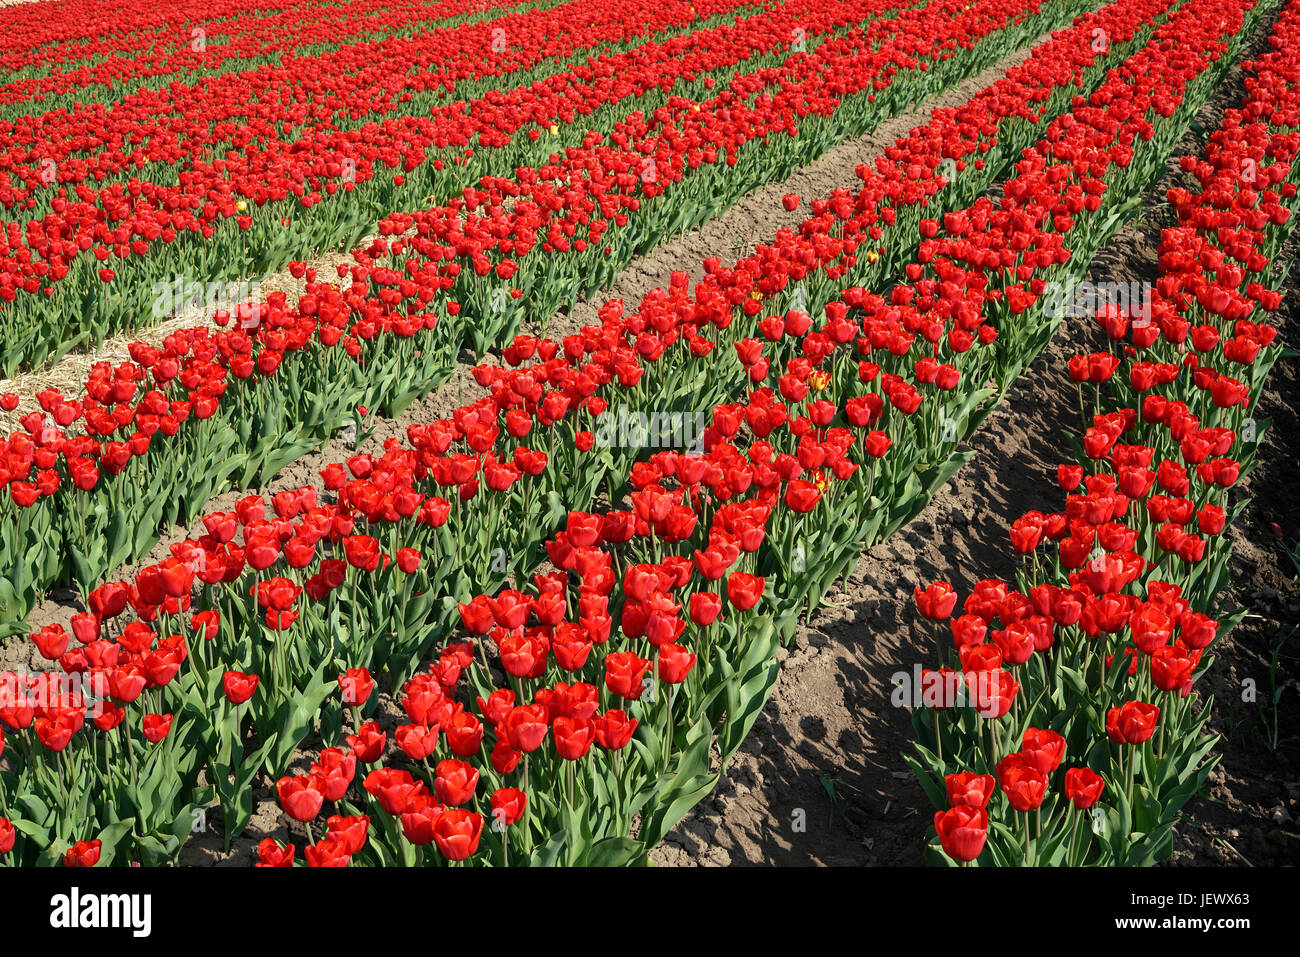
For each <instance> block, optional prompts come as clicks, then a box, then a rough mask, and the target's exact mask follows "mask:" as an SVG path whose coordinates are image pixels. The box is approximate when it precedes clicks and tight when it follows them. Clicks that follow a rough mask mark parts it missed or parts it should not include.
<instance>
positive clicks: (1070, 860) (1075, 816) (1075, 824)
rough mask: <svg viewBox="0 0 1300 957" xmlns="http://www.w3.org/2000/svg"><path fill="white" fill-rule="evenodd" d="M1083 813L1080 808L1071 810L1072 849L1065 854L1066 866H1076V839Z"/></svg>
mask: <svg viewBox="0 0 1300 957" xmlns="http://www.w3.org/2000/svg"><path fill="white" fill-rule="evenodd" d="M1080 816H1081V814H1080V812H1079V811H1078V809H1077V808H1076V809H1072V810H1071V811H1070V849H1069V851H1068V852H1067V853H1066V855H1065V866H1066V867H1074V866H1075V863H1074V841H1075V838H1076V837H1078V834H1079V818H1080Z"/></svg>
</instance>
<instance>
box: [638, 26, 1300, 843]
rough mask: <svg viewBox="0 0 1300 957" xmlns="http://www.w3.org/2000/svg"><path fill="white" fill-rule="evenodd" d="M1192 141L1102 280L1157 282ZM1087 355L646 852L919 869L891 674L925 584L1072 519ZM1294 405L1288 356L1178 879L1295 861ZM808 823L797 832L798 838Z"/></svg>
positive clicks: (855, 583) (1232, 86)
mask: <svg viewBox="0 0 1300 957" xmlns="http://www.w3.org/2000/svg"><path fill="white" fill-rule="evenodd" d="M1271 26H1272V18H1266V20H1265V22H1264V23H1263V24H1262V25H1261V28H1260V30H1261V32H1260V34H1259V36H1260V38H1261V42H1262V38H1263V37H1266V36H1267V32H1268V30H1269V29H1271ZM1257 49H1258V47H1257ZM1240 75H1241V74H1240V71H1239V70H1237V69H1236V68H1234V70H1233V72H1232V73H1230V74H1229V75H1228V77H1227V78H1226V79H1225V82H1224V83H1223V84H1222V86H1221V88H1220V90H1219V91H1218V92H1216V94H1215V95H1214V96H1213V97H1212V99H1211V101H1210V102H1209V103H1208V104H1207V105H1206V107H1205V108H1204V109H1203V110H1202V111H1201V113H1200V114H1199V115H1198V117H1197V122H1198V124H1199V125H1200V126H1201V127H1203V128H1206V129H1211V130H1212V129H1214V128H1215V127H1216V126H1217V125H1218V124H1219V121H1220V119H1221V117H1222V112H1223V109H1224V108H1225V107H1228V106H1235V105H1237V104H1238V103H1239V102H1240V100H1241V96H1242V87H1241V81H1240ZM1194 130H1195V127H1194V128H1193V130H1192V131H1189V133H1188V135H1187V136H1186V137H1184V139H1183V140H1182V141H1181V142H1180V143H1179V145H1178V147H1177V148H1176V149H1175V151H1174V154H1173V156H1172V157H1171V158H1170V160H1169V163H1168V165H1167V172H1166V175H1165V177H1164V178H1163V179H1162V180H1161V182H1160V183H1159V184H1158V186H1157V187H1156V188H1154V189H1153V190H1151V191H1150V193H1149V194H1148V197H1147V202H1145V203H1144V205H1143V212H1142V215H1141V218H1140V219H1139V220H1138V221H1137V222H1136V223H1129V224H1128V225H1127V226H1125V228H1124V229H1123V230H1122V231H1121V233H1120V234H1119V235H1117V236H1116V237H1115V238H1114V239H1113V240H1112V241H1111V242H1110V243H1109V244H1108V245H1107V246H1106V247H1104V248H1103V250H1102V251H1101V252H1100V253H1099V255H1098V257H1097V259H1096V260H1095V261H1094V263H1093V267H1092V269H1091V271H1090V274H1089V277H1088V278H1089V279H1090V280H1091V281H1093V282H1102V281H1116V282H1128V281H1132V280H1138V281H1142V280H1148V281H1154V278H1155V275H1156V255H1155V254H1156V249H1157V247H1158V244H1159V239H1160V230H1161V228H1162V227H1163V226H1167V225H1170V224H1171V223H1172V212H1171V211H1170V210H1169V208H1168V206H1167V204H1165V203H1164V194H1165V191H1166V190H1167V189H1168V188H1169V187H1170V186H1172V185H1175V184H1178V183H1181V177H1182V175H1183V174H1182V173H1181V171H1180V170H1179V168H1178V164H1177V157H1178V156H1179V155H1182V154H1183V153H1187V152H1199V151H1200V148H1201V141H1200V139H1199V138H1198V135H1197V134H1196V132H1195V131H1194ZM1184 185H1185V184H1184ZM1297 299H1300V291H1297V289H1296V282H1295V277H1294V273H1293V274H1292V281H1291V283H1290V284H1289V286H1288V295H1287V298H1286V306H1285V307H1284V311H1283V312H1282V313H1281V314H1280V315H1279V317H1278V321H1279V323H1280V325H1281V327H1282V333H1281V335H1282V338H1283V339H1285V340H1287V341H1289V342H1292V343H1295V342H1296V341H1297V339H1298V337H1300V304H1298V303H1297ZM1094 348H1102V349H1104V348H1105V346H1104V340H1103V339H1101V338H1100V332H1099V330H1098V329H1097V328H1096V326H1095V324H1093V323H1089V322H1084V321H1073V322H1070V321H1067V322H1064V323H1062V327H1061V329H1060V330H1059V331H1058V333H1057V335H1056V337H1055V338H1054V339H1053V340H1052V342H1051V343H1049V345H1048V346H1047V348H1046V349H1044V351H1043V353H1042V354H1040V356H1039V357H1038V360H1037V361H1036V362H1034V363H1033V364H1032V366H1030V367H1029V368H1028V369H1027V370H1026V371H1025V372H1024V373H1022V375H1021V376H1020V378H1019V379H1018V380H1017V381H1016V383H1015V384H1014V385H1013V387H1012V388H1011V389H1010V390H1009V392H1008V395H1007V398H1006V400H1005V401H1004V402H1003V403H1002V405H1001V406H1000V407H999V408H998V409H996V410H995V411H994V412H993V413H992V414H991V415H990V416H989V418H988V419H987V420H986V421H985V423H984V425H983V427H982V428H981V429H980V431H979V432H978V433H977V434H976V435H975V436H973V437H972V439H971V441H970V442H969V443H968V446H967V447H968V448H970V449H972V450H973V451H974V452H975V457H974V459H973V460H972V461H971V462H970V463H968V464H967V466H966V467H964V468H963V469H961V470H960V471H959V472H958V473H957V474H956V475H955V476H954V477H953V479H952V480H951V481H950V482H949V483H948V484H947V485H946V486H945V487H944V488H943V489H941V490H940V491H939V493H938V494H937V495H936V496H935V497H934V499H933V500H932V501H931V502H930V503H929V505H928V506H927V507H926V509H925V510H924V511H923V512H922V513H921V514H920V515H919V516H918V517H917V518H916V519H915V520H914V521H913V522H911V523H910V524H909V525H908V526H906V527H905V528H903V529H902V530H901V531H900V532H899V533H898V534H897V535H895V536H894V537H893V538H892V539H891V540H889V541H887V542H883V543H881V544H879V545H877V546H876V547H874V548H872V549H871V550H870V551H868V552H866V553H864V554H863V555H862V556H861V558H860V559H859V562H858V565H857V568H856V570H855V571H854V572H853V573H852V575H851V576H850V577H849V580H848V582H847V584H846V587H845V588H844V589H843V590H836V591H833V592H832V593H831V594H830V595H829V596H828V599H827V605H826V606H825V607H823V608H821V609H820V610H818V611H817V612H815V613H814V614H813V615H812V617H811V621H809V622H807V623H806V624H805V625H804V627H803V628H801V631H800V634H799V636H798V641H797V646H796V648H795V649H794V650H793V651H792V652H790V653H789V654H788V656H787V657H785V659H784V664H783V668H782V672H781V679H780V683H779V684H778V685H777V687H776V690H775V692H774V693H773V696H772V698H771V699H770V700H769V701H768V703H767V705H766V707H765V708H764V710H763V713H762V715H761V716H760V717H759V719H758V722H757V723H756V724H755V726H754V730H753V732H752V733H751V734H750V736H749V738H748V739H747V740H746V742H745V744H744V745H743V746H742V748H741V750H740V752H739V753H738V754H737V755H736V757H735V758H733V762H732V764H731V766H730V767H729V769H728V771H727V773H726V774H725V775H724V777H723V779H722V781H721V782H720V783H719V785H718V788H717V790H716V791H715V792H714V794H713V795H711V796H710V798H708V799H706V800H705V801H704V802H703V803H701V804H700V805H698V806H697V807H696V808H694V809H693V810H692V812H691V813H690V814H688V815H687V817H686V818H685V819H684V820H683V821H682V822H681V824H680V825H679V826H678V827H677V828H676V829H675V830H674V831H673V832H672V833H671V834H669V835H668V836H667V838H666V839H665V842H664V843H663V844H662V845H661V846H660V847H658V848H656V849H655V850H654V851H653V852H652V854H651V857H652V859H653V860H654V861H655V863H657V864H660V865H668V866H672V865H690V864H701V865H737V864H767V865H771V864H778V865H800V864H822V865H832V866H836V865H900V864H901V865H919V864H922V863H924V861H923V856H922V847H923V842H924V839H925V832H926V829H927V827H928V826H929V823H930V819H931V817H932V814H933V808H932V807H931V806H930V804H929V802H928V801H927V799H926V797H925V795H924V793H923V792H922V791H921V788H920V786H919V785H918V784H917V783H916V779H915V776H914V775H913V773H912V772H911V771H910V770H909V769H908V767H907V765H906V764H905V763H904V761H903V755H904V754H905V753H908V752H910V751H911V749H912V745H913V741H914V736H913V733H912V727H911V718H910V712H908V711H907V710H904V709H901V708H894V707H891V706H890V704H889V693H890V690H891V683H890V677H891V675H893V674H894V673H895V672H898V671H905V670H909V669H910V668H911V666H912V664H913V663H914V662H915V661H917V660H921V656H922V655H924V654H925V653H926V652H928V651H929V650H930V649H931V643H932V641H933V639H932V638H931V637H930V636H931V634H932V633H931V631H930V629H929V623H928V622H924V621H922V620H920V619H919V618H918V616H917V614H916V611H915V605H914V603H913V600H912V588H913V586H914V585H921V586H922V587H924V586H925V585H927V584H928V583H929V582H931V581H934V580H948V581H951V582H952V583H953V585H954V586H955V587H956V588H957V590H958V593H959V594H961V595H963V596H964V595H965V594H968V593H969V590H970V587H971V586H972V585H973V584H974V582H976V581H978V580H979V579H982V578H1004V579H1007V580H1014V579H1013V576H1014V571H1015V568H1016V567H1017V565H1018V563H1017V561H1016V557H1017V556H1016V553H1015V552H1014V551H1013V550H1012V549H1011V546H1010V543H1009V539H1008V536H1007V528H1008V526H1009V524H1010V522H1011V521H1012V520H1013V519H1015V518H1016V517H1018V516H1019V515H1021V514H1023V513H1024V512H1025V511H1027V510H1029V509H1042V510H1044V511H1056V510H1059V508H1060V506H1061V496H1060V493H1059V491H1058V490H1057V488H1056V485H1055V481H1054V475H1055V468H1056V465H1057V464H1058V463H1060V462H1066V461H1073V456H1072V453H1071V451H1070V447H1069V444H1068V442H1067V440H1066V435H1067V434H1068V433H1069V432H1074V431H1077V429H1078V409H1077V405H1076V392H1075V388H1074V386H1073V384H1072V383H1071V382H1070V380H1069V378H1068V376H1067V374H1066V371H1065V363H1066V360H1067V359H1068V358H1069V356H1071V355H1074V354H1076V353H1078V352H1091V351H1093V350H1094ZM1297 409H1300V375H1298V374H1297V368H1296V364H1295V362H1294V361H1285V360H1284V361H1283V362H1281V363H1279V364H1278V365H1277V366H1276V367H1275V369H1274V372H1273V375H1272V377H1271V379H1270V380H1269V389H1268V394H1267V395H1266V396H1265V397H1264V398H1263V399H1262V401H1261V406H1260V411H1259V413H1258V415H1259V417H1261V418H1262V417H1266V416H1272V417H1273V420H1274V426H1273V430H1272V432H1271V433H1269V435H1268V436H1267V438H1266V439H1265V441H1264V442H1263V443H1262V446H1261V451H1260V458H1261V460H1262V463H1263V464H1262V466H1261V467H1260V469H1259V470H1258V471H1257V472H1256V473H1255V474H1253V475H1251V476H1250V477H1249V480H1248V481H1246V482H1244V483H1243V491H1245V492H1247V493H1249V494H1253V495H1254V496H1256V497H1255V499H1254V501H1253V502H1252V503H1251V504H1250V505H1249V506H1248V507H1247V509H1246V511H1245V512H1244V513H1243V515H1242V517H1241V519H1240V520H1239V522H1238V524H1237V525H1236V526H1234V527H1233V528H1232V529H1231V532H1230V533H1231V534H1232V536H1233V538H1234V543H1235V548H1236V553H1235V559H1234V561H1233V563H1232V565H1231V576H1232V582H1233V587H1232V588H1231V589H1230V590H1229V592H1228V603H1229V606H1230V607H1231V606H1233V605H1234V604H1235V605H1240V606H1244V607H1247V608H1249V609H1251V616H1250V617H1249V618H1248V619H1247V620H1246V622H1245V623H1243V624H1242V625H1241V626H1240V627H1238V628H1237V629H1236V630H1235V631H1234V632H1233V633H1232V634H1231V635H1230V636H1228V638H1227V639H1226V640H1224V641H1222V642H1220V643H1218V644H1216V648H1215V651H1216V654H1217V660H1216V662H1215V664H1214V666H1213V668H1212V669H1211V672H1210V675H1209V676H1207V678H1206V679H1204V680H1203V682H1202V686H1201V694H1206V693H1212V694H1213V695H1214V696H1215V700H1216V702H1218V703H1217V704H1216V707H1215V711H1214V717H1213V720H1212V727H1213V729H1214V730H1215V731H1217V732H1219V733H1221V734H1223V735H1224V737H1225V740H1224V744H1223V746H1222V748H1221V750H1222V753H1223V763H1222V765H1221V766H1220V767H1219V768H1217V769H1216V770H1215V771H1214V773H1213V776H1212V778H1211V785H1210V787H1209V789H1208V794H1207V795H1205V796H1204V797H1203V798H1200V799H1198V800H1197V801H1195V802H1194V803H1193V804H1192V805H1190V806H1189V819H1188V820H1187V821H1186V822H1185V823H1184V824H1183V825H1181V826H1180V828H1179V829H1178V831H1177V832H1176V839H1175V854H1174V857H1173V859H1172V863H1178V864H1236V865H1241V864H1246V863H1249V864H1255V865H1260V864H1282V863H1292V864H1294V863H1297V862H1298V861H1300V834H1298V833H1297V828H1296V823H1295V817H1296V816H1300V807H1298V806H1297V803H1296V799H1297V797H1300V785H1297V777H1298V776H1297V773H1296V768H1297V759H1298V758H1300V749H1298V748H1297V746H1296V737H1295V735H1296V732H1297V730H1298V729H1300V693H1297V692H1296V690H1295V677H1294V676H1295V675H1296V674H1297V670H1296V661H1297V657H1296V654H1295V649H1296V645H1300V641H1296V642H1295V643H1294V644H1292V645H1291V646H1290V647H1289V649H1288V648H1284V649H1283V652H1284V653H1283V655H1282V657H1281V666H1282V668H1281V672H1282V673H1281V674H1280V675H1279V676H1278V679H1277V681H1278V682H1279V684H1280V683H1282V682H1288V681H1289V686H1288V688H1287V690H1284V692H1283V695H1282V697H1281V701H1280V709H1281V710H1280V716H1279V720H1280V726H1281V732H1280V736H1281V737H1283V738H1286V736H1287V735H1291V738H1290V740H1289V741H1284V742H1283V743H1282V745H1281V746H1280V747H1278V748H1276V749H1272V748H1269V747H1267V746H1261V744H1262V742H1261V734H1260V729H1261V727H1267V726H1270V725H1269V722H1271V721H1272V717H1273V712H1272V710H1271V709H1270V708H1269V706H1268V700H1269V698H1270V696H1271V694H1272V688H1273V687H1274V685H1273V684H1272V683H1270V680H1269V674H1270V671H1269V664H1270V661H1271V657H1272V655H1273V653H1274V651H1275V649H1276V648H1277V645H1278V643H1279V641H1280V640H1282V639H1283V638H1284V637H1285V636H1286V635H1287V634H1289V633H1290V632H1292V631H1293V629H1295V628H1296V626H1297V625H1298V624H1300V614H1297V612H1300V590H1298V589H1297V587H1296V584H1295V581H1294V577H1295V575H1296V568H1294V567H1291V566H1290V562H1289V560H1288V559H1287V558H1286V557H1285V555H1284V553H1283V552H1282V551H1281V549H1280V548H1279V547H1278V546H1277V544H1276V543H1275V542H1274V540H1273V538H1272V535H1271V534H1270V533H1269V531H1268V529H1269V526H1270V525H1271V523H1274V522H1277V523H1279V524H1280V525H1281V527H1282V529H1283V535H1284V538H1283V540H1284V541H1285V542H1287V543H1288V544H1290V545H1292V546H1294V545H1295V544H1296V542H1297V540H1298V539H1300V503H1297V502H1296V497H1295V494H1294V490H1295V480H1294V450H1295V449H1296V448H1297V446H1298V445H1300V421H1298V420H1297ZM783 654H785V653H784V652H783ZM1247 677H1250V678H1253V679H1254V680H1255V681H1256V683H1257V685H1258V688H1259V689H1260V690H1259V692H1258V699H1257V703H1252V704H1243V703H1241V702H1240V698H1241V681H1242V679H1244V678H1247ZM801 812H802V813H801ZM796 821H799V822H801V823H802V824H803V826H804V829H803V830H796V828H795V826H794V825H795V823H796Z"/></svg>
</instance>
